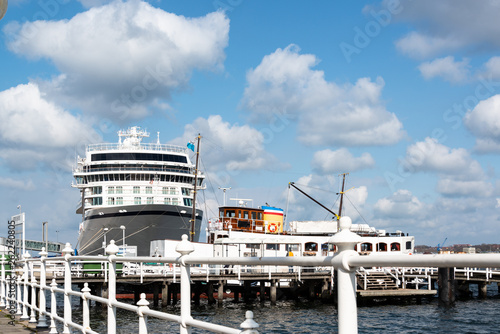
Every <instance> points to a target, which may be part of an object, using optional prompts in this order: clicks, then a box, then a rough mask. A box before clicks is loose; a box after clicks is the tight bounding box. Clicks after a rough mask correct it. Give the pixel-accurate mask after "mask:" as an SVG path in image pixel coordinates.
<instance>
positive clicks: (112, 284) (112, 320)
mask: <svg viewBox="0 0 500 334" xmlns="http://www.w3.org/2000/svg"><path fill="white" fill-rule="evenodd" d="M119 250H120V249H119V248H118V246H117V245H115V241H114V240H111V241H110V242H109V245H108V247H106V253H107V254H109V256H108V262H109V266H108V267H109V275H108V334H116V306H113V305H112V304H111V303H112V302H115V301H116V261H113V260H114V259H115V258H116V253H118V251H119Z"/></svg>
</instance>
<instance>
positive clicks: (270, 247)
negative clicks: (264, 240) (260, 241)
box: [266, 244, 280, 250]
mask: <svg viewBox="0 0 500 334" xmlns="http://www.w3.org/2000/svg"><path fill="white" fill-rule="evenodd" d="M266 249H267V250H280V245H279V244H266Z"/></svg>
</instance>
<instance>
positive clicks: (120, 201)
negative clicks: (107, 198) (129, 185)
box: [116, 197, 123, 205]
mask: <svg viewBox="0 0 500 334" xmlns="http://www.w3.org/2000/svg"><path fill="white" fill-rule="evenodd" d="M116 204H117V205H122V204H123V197H117V198H116Z"/></svg>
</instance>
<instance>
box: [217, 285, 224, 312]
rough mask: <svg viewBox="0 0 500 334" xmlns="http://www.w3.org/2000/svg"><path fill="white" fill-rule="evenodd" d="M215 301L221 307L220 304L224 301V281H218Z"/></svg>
mask: <svg viewBox="0 0 500 334" xmlns="http://www.w3.org/2000/svg"><path fill="white" fill-rule="evenodd" d="M217 300H218V302H219V306H222V302H223V300H224V281H219V289H218V290H217Z"/></svg>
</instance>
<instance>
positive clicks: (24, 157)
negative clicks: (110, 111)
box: [0, 83, 100, 169]
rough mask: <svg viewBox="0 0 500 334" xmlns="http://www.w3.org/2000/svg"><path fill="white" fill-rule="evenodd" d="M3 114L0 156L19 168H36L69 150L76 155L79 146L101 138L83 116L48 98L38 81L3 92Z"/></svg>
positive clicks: (0, 104)
mask: <svg viewBox="0 0 500 334" xmlns="http://www.w3.org/2000/svg"><path fill="white" fill-rule="evenodd" d="M0 117H1V118H2V122H0V144H1V149H0V157H1V158H2V159H3V160H4V161H6V162H7V163H8V164H9V165H11V166H16V168H21V169H26V168H33V167H35V166H36V164H37V163H38V162H47V163H48V162H52V161H54V159H61V158H63V157H62V156H61V155H62V154H68V152H71V158H74V149H75V147H77V146H79V145H80V144H81V143H82V142H86V143H89V142H93V141H95V140H97V139H99V138H100V137H99V135H98V134H97V133H96V132H95V131H93V130H92V128H91V127H90V126H88V125H86V124H85V123H83V122H82V121H81V120H80V119H79V118H77V117H75V116H73V115H72V114H71V113H69V112H67V111H66V110H64V109H62V108H61V107H59V106H57V105H55V104H54V103H52V102H49V101H47V100H46V99H45V97H44V95H43V94H42V93H41V92H40V90H39V88H38V86H37V85H36V84H34V83H28V84H26V85H18V86H16V87H13V88H10V89H8V90H5V91H2V92H0ZM68 150H69V151H68ZM70 160H71V159H70Z"/></svg>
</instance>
